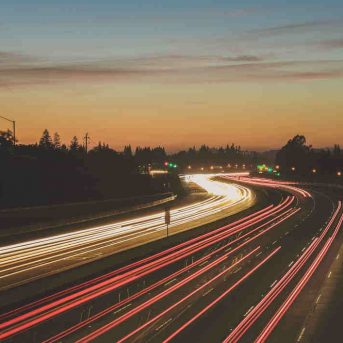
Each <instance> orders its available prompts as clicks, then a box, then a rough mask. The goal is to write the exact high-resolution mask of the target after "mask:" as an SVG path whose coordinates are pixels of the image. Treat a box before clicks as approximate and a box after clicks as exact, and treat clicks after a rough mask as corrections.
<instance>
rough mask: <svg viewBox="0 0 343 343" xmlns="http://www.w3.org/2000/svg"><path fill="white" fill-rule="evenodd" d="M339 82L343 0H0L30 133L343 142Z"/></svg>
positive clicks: (8, 83) (111, 138)
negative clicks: (300, 138)
mask: <svg viewBox="0 0 343 343" xmlns="http://www.w3.org/2000/svg"><path fill="white" fill-rule="evenodd" d="M342 90H343V2H342V1H341V0H327V1H325V2H324V1H317V0H306V1H305V0H297V1H294V0H288V1H278V0H259V1H257V0H240V1H230V0H212V1H211V0H182V1H181V0H141V1H139V0H135V1H131V0H96V1H95V0H59V1H57V0H55V1H51V0H11V1H7V0H0V115H3V116H6V117H9V118H12V119H15V120H16V122H17V136H18V139H19V142H20V143H24V144H26V143H35V142H36V141H38V139H39V137H40V135H41V133H42V131H43V130H44V129H45V128H47V129H49V131H50V132H51V133H53V132H55V131H58V132H59V133H60V135H61V137H62V140H63V141H65V142H69V141H70V140H71V138H72V136H74V135H77V136H78V137H79V139H80V140H81V139H82V137H83V136H84V134H85V133H86V132H89V134H90V137H91V145H96V144H97V143H98V142H99V141H104V142H106V143H108V144H110V146H112V147H113V148H115V149H118V150H120V149H122V148H123V146H124V145H127V144H131V145H132V146H137V145H140V146H157V145H163V146H165V147H166V148H167V150H168V151H176V150H179V149H184V148H186V147H189V146H193V145H196V146H199V145H200V144H207V145H210V146H219V145H226V144H231V143H232V142H234V143H236V144H238V145H241V146H242V147H243V148H244V149H254V150H265V149H274V148H278V147H280V146H282V145H284V144H285V143H286V142H287V140H288V139H289V138H291V137H293V136H294V135H296V134H298V133H299V134H304V135H305V136H306V138H307V140H308V142H309V143H311V144H312V145H314V146H316V147H328V146H332V145H333V144H335V143H337V144H342V145H343V135H342V131H343V130H342V129H343V96H342ZM0 120H1V119H0ZM7 128H8V123H7V122H6V121H4V120H2V121H0V130H5V129H7Z"/></svg>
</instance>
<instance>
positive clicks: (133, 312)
mask: <svg viewBox="0 0 343 343" xmlns="http://www.w3.org/2000/svg"><path fill="white" fill-rule="evenodd" d="M296 212H297V210H294V211H292V210H287V211H286V212H284V213H282V214H280V215H278V216H277V217H274V218H273V219H272V220H270V221H268V222H266V223H264V224H263V225H260V226H259V227H257V228H255V229H253V230H250V231H249V232H247V233H246V234H244V235H241V236H239V237H238V238H236V239H234V240H233V241H230V242H229V243H227V244H225V245H224V246H222V247H220V248H218V249H216V250H214V251H212V252H211V253H209V254H208V255H205V256H204V257H202V258H200V259H199V260H197V261H195V262H193V263H192V264H191V265H189V266H187V267H185V268H182V269H181V270H179V271H178V272H176V273H174V274H172V275H170V276H167V277H166V278H164V279H162V280H160V281H158V282H157V283H155V284H153V285H151V286H150V287H148V288H147V289H145V290H143V291H141V292H139V294H135V295H133V296H132V297H130V298H127V299H125V300H124V302H123V303H118V304H116V305H114V306H112V307H109V308H107V309H105V310H104V311H103V312H101V313H99V314H96V315H95V316H94V317H93V318H90V319H89V320H86V321H85V322H83V323H79V324H78V325H76V326H75V327H74V328H70V329H69V330H67V331H66V332H64V333H61V334H58V335H57V336H55V337H52V338H50V339H49V340H47V341H46V342H45V343H48V342H49V343H51V342H56V341H58V340H60V339H61V338H62V337H64V336H65V335H66V334H70V333H71V332H74V331H76V330H78V329H80V328H81V327H84V326H86V325H89V324H90V323H92V322H93V321H95V320H98V319H99V318H101V317H103V316H104V315H106V314H108V313H110V312H112V311H114V310H115V309H116V308H118V307H121V306H122V305H123V304H125V303H128V302H131V301H132V300H134V299H135V298H137V297H138V296H141V295H142V294H145V293H147V292H150V291H151V290H153V289H154V288H156V287H157V286H159V285H162V284H164V283H165V282H168V281H169V280H173V279H174V278H175V277H176V276H178V275H180V274H181V273H184V272H185V271H187V270H189V269H192V268H195V267H196V266H198V265H201V263H202V262H203V261H206V260H207V259H208V258H210V257H212V256H214V255H216V254H218V253H219V252H221V251H223V250H225V249H226V248H227V247H229V246H231V245H233V244H234V243H237V242H239V241H243V239H244V238H246V237H247V236H250V235H251V234H252V233H255V232H257V231H259V230H261V229H262V228H263V227H266V226H267V228H265V229H264V230H263V231H261V232H259V233H258V234H256V235H254V236H252V237H251V238H250V239H248V240H246V241H244V242H243V243H242V244H240V245H239V246H237V247H236V248H234V249H232V250H230V252H228V253H227V254H225V255H224V257H220V258H219V259H218V260H217V262H216V263H215V264H214V265H216V264H218V263H220V262H222V261H223V259H224V260H225V259H226V258H227V257H228V256H230V255H232V254H233V253H235V252H236V251H237V250H239V249H242V248H243V247H244V246H246V245H247V244H249V243H251V242H252V241H254V240H256V239H257V238H258V237H260V236H261V235H263V234H265V233H266V232H268V231H269V230H271V229H272V228H274V227H275V226H277V225H280V224H281V223H282V222H283V221H285V220H287V219H288V218H289V217H290V216H292V215H294V214H295V213H296ZM280 218H281V219H280ZM278 219H280V220H278ZM276 220H278V221H277V222H275V221H276ZM273 222H274V223H273ZM272 223H273V224H272ZM268 225H269V226H268ZM214 265H213V263H212V264H211V265H207V266H206V268H208V266H211V267H213V266H214ZM206 270H207V269H204V271H206ZM190 280H191V279H190ZM180 285H184V284H181V283H180ZM173 287H175V289H170V290H168V291H165V296H166V295H168V294H169V293H170V292H172V291H174V290H176V289H177V288H179V286H177V285H174V286H173ZM160 299H161V298H158V300H160ZM148 305H149V306H150V305H151V303H149V304H148ZM148 305H146V306H148ZM141 306H142V305H141ZM146 306H144V308H145V307H146ZM144 308H143V307H142V308H141V309H140V310H143V309H144ZM137 313H138V310H137V308H136V309H135V310H134V311H132V315H134V314H137ZM126 319H128V317H127V316H126V317H125V320H126ZM122 321H123V320H120V319H117V320H116V321H114V322H112V325H111V327H114V326H116V325H119V324H120V323H121V322H122Z"/></svg>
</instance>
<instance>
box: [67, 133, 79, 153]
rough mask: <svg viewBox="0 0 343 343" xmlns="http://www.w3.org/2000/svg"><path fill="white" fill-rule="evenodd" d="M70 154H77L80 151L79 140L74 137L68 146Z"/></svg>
mask: <svg viewBox="0 0 343 343" xmlns="http://www.w3.org/2000/svg"><path fill="white" fill-rule="evenodd" d="M69 149H70V152H74V153H75V152H78V151H79V150H80V144H79V140H78V138H77V137H76V136H74V137H73V138H72V140H71V142H70V145H69Z"/></svg>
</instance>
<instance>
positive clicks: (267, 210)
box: [0, 202, 285, 320]
mask: <svg viewBox="0 0 343 343" xmlns="http://www.w3.org/2000/svg"><path fill="white" fill-rule="evenodd" d="M284 203H285V202H284ZM284 203H283V204H284ZM281 205H282V204H280V206H281ZM277 208H278V207H275V208H273V205H269V206H268V207H265V208H264V209H262V210H260V211H257V212H255V213H253V214H251V215H248V216H246V217H244V218H242V219H239V220H237V221H235V222H233V223H231V224H229V225H226V226H224V227H221V228H218V229H216V230H214V231H211V232H209V233H206V234H203V235H201V236H197V237H195V238H193V239H190V240H187V241H185V242H183V243H181V244H178V245H176V246H172V247H171V248H168V249H166V250H163V251H161V252H159V253H157V254H154V255H151V256H149V257H146V258H144V259H142V260H139V261H137V262H134V263H131V264H129V265H126V266H124V267H121V268H119V269H116V270H114V271H112V272H110V273H107V274H104V275H101V276H99V277H97V278H95V279H92V280H90V281H87V282H84V283H82V284H79V285H76V286H74V287H71V288H69V289H66V290H63V291H60V292H58V293H55V294H53V295H51V296H48V297H45V298H43V299H40V300H38V301H35V302H33V303H31V304H28V305H25V306H22V307H20V308H19V309H15V310H13V311H11V312H8V313H5V314H2V315H0V319H1V320H3V319H4V318H5V317H9V316H11V315H16V314H18V313H20V312H23V311H26V310H28V309H29V308H32V307H36V306H38V305H41V304H43V303H46V302H48V301H50V300H53V299H57V298H59V297H62V296H64V295H66V294H68V293H71V292H73V291H77V290H81V289H83V288H85V287H89V286H91V285H94V284H96V283H98V282H101V281H104V280H106V279H109V278H110V277H113V276H116V275H118V274H121V273H123V272H126V271H128V270H130V269H133V268H136V267H139V266H141V265H144V264H146V263H148V262H150V261H152V260H154V259H159V258H161V257H163V256H166V255H168V254H170V253H172V252H174V251H176V250H179V249H181V248H184V247H186V246H189V245H191V244H194V243H196V242H198V241H200V240H203V239H205V238H206V237H209V236H212V235H214V234H217V233H219V232H222V231H224V230H227V229H230V228H233V227H235V228H238V227H237V226H238V225H240V226H239V227H240V228H243V226H242V225H247V224H249V225H252V224H253V223H254V221H256V220H259V221H260V220H262V219H264V216H267V215H271V214H273V213H274V211H275V210H276V209H277ZM243 222H244V224H242V223H243Z"/></svg>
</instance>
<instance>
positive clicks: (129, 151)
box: [123, 145, 132, 157]
mask: <svg viewBox="0 0 343 343" xmlns="http://www.w3.org/2000/svg"><path fill="white" fill-rule="evenodd" d="M123 154H124V156H126V157H132V148H131V145H125V147H124V151H123Z"/></svg>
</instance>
